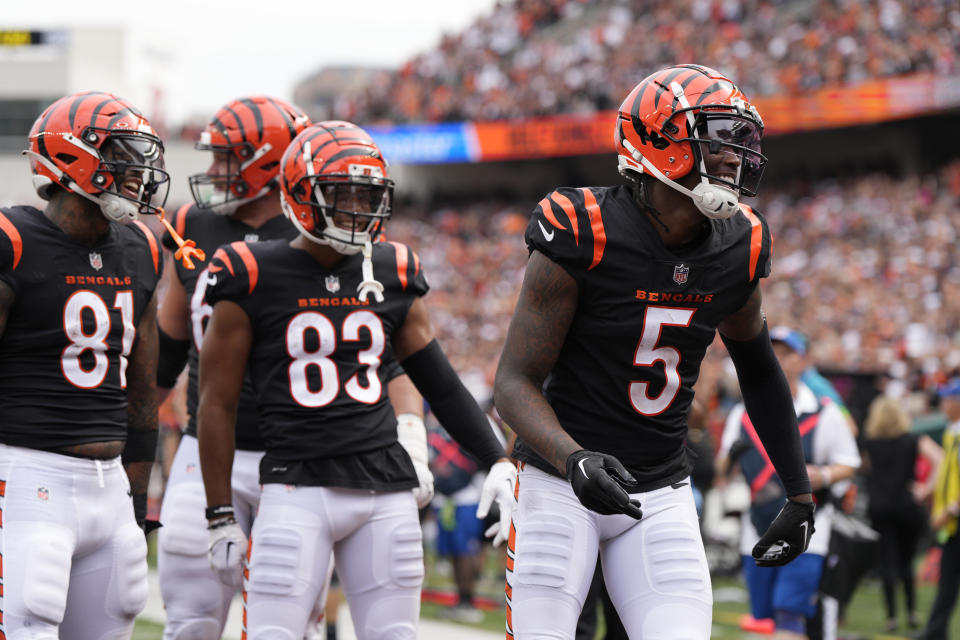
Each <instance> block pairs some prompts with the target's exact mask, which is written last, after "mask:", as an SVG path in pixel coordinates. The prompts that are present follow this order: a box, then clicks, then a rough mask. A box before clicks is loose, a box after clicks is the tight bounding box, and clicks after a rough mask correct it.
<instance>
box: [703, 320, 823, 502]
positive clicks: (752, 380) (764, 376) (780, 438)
mask: <svg viewBox="0 0 960 640" xmlns="http://www.w3.org/2000/svg"><path fill="white" fill-rule="evenodd" d="M720 337H721V338H722V339H723V344H724V345H726V347H727V351H728V352H729V353H730V358H731V359H732V360H733V364H734V366H735V367H736V369H737V378H738V379H739V381H740V391H741V393H742V394H743V405H744V406H745V407H746V409H747V415H748V416H750V421H751V422H753V426H754V427H755V428H756V430H757V435H758V436H760V441H761V442H762V443H763V448H764V449H766V451H767V455H768V456H770V461H771V462H772V463H773V466H774V468H775V469H776V470H777V475H778V476H780V481H781V482H782V483H783V487H784V489H786V491H787V495H788V496H795V495H798V494H801V493H810V479H809V478H808V477H807V467H806V463H805V461H804V458H803V448H802V445H801V443H800V432H799V430H798V428H797V414H796V412H795V410H794V408H793V396H792V395H791V393H790V385H789V384H788V383H787V378H786V376H785V375H784V374H783V369H782V368H781V367H780V362H779V361H778V360H777V356H776V354H775V353H774V352H773V345H772V344H771V343H770V334H769V333H768V332H767V324H766V322H764V324H763V330H762V331H761V332H760V333H759V334H758V335H757V337H755V338H753V339H751V340H745V341H742V342H741V341H738V340H731V339H730V338H727V337H725V336H724V335H723V334H720Z"/></svg>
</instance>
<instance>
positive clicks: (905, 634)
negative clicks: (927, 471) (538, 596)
mask: <svg viewBox="0 0 960 640" xmlns="http://www.w3.org/2000/svg"><path fill="white" fill-rule="evenodd" d="M739 587H741V583H740V582H739V581H738V580H735V579H717V580H714V588H715V589H717V590H721V589H723V590H724V593H728V592H729V589H731V588H739ZM935 591H936V588H935V587H934V586H933V585H920V586H919V587H918V589H917V601H918V605H919V613H920V617H921V619H925V618H926V615H927V614H928V613H929V611H930V605H931V603H932V602H933V597H934V593H935ZM488 595H493V594H488ZM443 610H444V607H441V606H439V605H435V604H431V603H426V602H425V603H423V606H422V608H421V615H422V616H423V617H424V618H431V619H438V620H440V619H445V618H444V617H443ZM746 611H747V605H746V603H745V602H730V601H726V602H717V603H716V604H715V605H714V608H713V636H712V638H713V639H714V640H745V639H746V640H757V639H760V638H764V637H765V636H759V635H754V634H744V633H743V632H742V631H740V629H739V628H738V627H737V620H738V619H739V617H740V615H741V614H743V613H745V612H746ZM885 620H886V613H885V611H884V608H883V595H882V592H881V589H880V584H879V582H877V581H874V580H867V581H864V582H862V583H861V585H860V588H859V589H858V590H857V592H856V594H855V595H854V598H853V601H852V602H851V603H850V607H849V609H848V610H847V619H846V621H845V623H844V625H843V626H841V628H840V632H841V633H840V636H841V638H857V639H873V640H905V639H906V638H909V636H910V633H911V632H910V630H908V629H907V628H906V620H905V618H904V620H903V621H902V624H901V629H900V631H899V635H897V634H893V635H890V634H884V633H883V632H882V629H883V627H884V622H885ZM476 626H478V627H481V628H484V629H489V630H490V631H494V632H497V633H499V632H502V631H503V627H504V620H503V612H502V611H495V612H489V611H488V612H484V620H483V622H482V623H481V624H479V625H476ZM162 630H163V628H162V627H161V626H160V625H158V624H154V623H152V622H147V621H138V622H137V627H136V630H135V631H134V634H133V640H160V638H161V632H162ZM950 637H951V638H960V617H958V616H956V615H955V616H954V618H953V620H952V622H951V625H950Z"/></svg>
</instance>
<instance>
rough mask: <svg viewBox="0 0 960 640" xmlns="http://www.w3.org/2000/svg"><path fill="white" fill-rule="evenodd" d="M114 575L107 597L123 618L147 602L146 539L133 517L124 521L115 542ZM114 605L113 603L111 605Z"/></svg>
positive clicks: (133, 614) (115, 612)
mask: <svg viewBox="0 0 960 640" xmlns="http://www.w3.org/2000/svg"><path fill="white" fill-rule="evenodd" d="M113 545H114V546H113V562H114V564H113V579H112V580H111V581H110V586H109V589H111V590H112V591H113V592H114V593H112V594H110V595H111V597H110V598H108V599H107V606H108V607H111V603H112V605H113V606H115V607H116V610H114V611H111V613H113V614H114V615H117V616H118V617H120V618H132V617H135V616H136V615H137V614H139V613H140V612H141V611H143V608H144V607H145V606H146V605H147V541H146V538H144V537H143V531H142V530H141V529H140V527H138V526H137V525H136V523H134V522H133V521H130V522H128V523H127V524H125V525H122V526H121V528H120V530H119V531H118V532H117V534H116V537H115V540H114V543H113ZM111 608H112V607H111Z"/></svg>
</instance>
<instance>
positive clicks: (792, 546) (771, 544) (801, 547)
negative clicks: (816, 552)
mask: <svg viewBox="0 0 960 640" xmlns="http://www.w3.org/2000/svg"><path fill="white" fill-rule="evenodd" d="M814 509H816V507H814V505H813V503H812V502H808V503H800V502H794V501H793V500H787V503H786V504H785V505H783V508H782V509H781V510H780V513H778V514H777V517H776V518H774V519H773V522H771V523H770V527H769V528H768V529H767V532H766V533H764V534H763V536H762V537H761V538H760V540H759V541H758V542H757V544H756V546H754V547H753V559H754V561H755V562H756V563H757V566H758V567H778V566H780V565H783V564H787V563H788V562H790V561H791V560H793V559H794V558H796V557H797V556H798V555H800V554H801V553H803V552H804V551H806V550H807V546H808V545H809V544H810V537H811V536H812V535H813V512H814Z"/></svg>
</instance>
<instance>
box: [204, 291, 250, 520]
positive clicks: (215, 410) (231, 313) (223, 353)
mask: <svg viewBox="0 0 960 640" xmlns="http://www.w3.org/2000/svg"><path fill="white" fill-rule="evenodd" d="M252 343H253V328H252V327H251V325H250V318H249V317H248V316H247V314H246V312H245V311H244V310H243V309H242V308H241V307H240V305H238V304H236V303H235V302H231V301H229V300H224V301H220V302H218V303H217V304H216V306H214V308H213V315H212V316H211V317H210V324H209V325H208V326H207V331H206V333H205V334H204V338H203V348H202V349H201V350H200V371H199V382H198V386H199V396H200V405H199V409H198V411H197V414H198V415H197V439H198V441H199V447H200V469H201V471H202V473H203V484H204V487H205V488H206V494H207V505H209V506H215V505H228V504H230V503H231V501H232V492H231V489H230V474H231V472H232V470H233V455H234V450H235V448H236V443H235V438H234V426H235V425H236V422H237V402H239V400H240V392H241V390H242V388H243V373H244V371H245V370H246V368H247V357H248V356H249V354H250V345H251V344H252Z"/></svg>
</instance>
